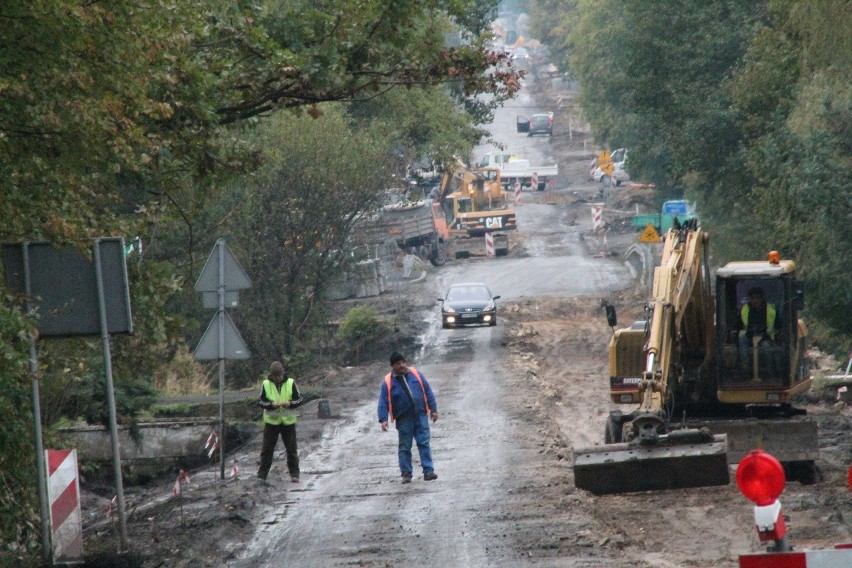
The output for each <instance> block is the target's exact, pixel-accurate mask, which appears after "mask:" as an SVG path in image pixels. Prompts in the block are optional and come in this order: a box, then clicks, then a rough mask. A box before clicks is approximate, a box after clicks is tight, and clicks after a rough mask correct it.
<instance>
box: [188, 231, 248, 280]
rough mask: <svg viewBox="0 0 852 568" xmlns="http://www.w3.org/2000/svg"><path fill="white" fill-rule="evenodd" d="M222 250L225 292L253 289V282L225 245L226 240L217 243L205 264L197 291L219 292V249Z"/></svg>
mask: <svg viewBox="0 0 852 568" xmlns="http://www.w3.org/2000/svg"><path fill="white" fill-rule="evenodd" d="M220 247H221V249H222V261H221V262H222V265H223V266H224V267H225V273H224V284H225V290H244V289H246V288H251V280H250V279H249V277H248V274H246V271H245V270H243V267H242V266H240V263H239V262H237V259H236V257H234V253H232V252H231V249H229V248H228V245H226V244H225V241H224V239H219V240H218V241H216V245H215V246H214V247H213V251H212V252H211V253H210V256H208V257H207V262H206V263H204V269H203V270H202V271H201V275H200V276H199V277H198V280H196V282H195V289H196V290H197V291H199V292H216V291H218V290H219V248H220Z"/></svg>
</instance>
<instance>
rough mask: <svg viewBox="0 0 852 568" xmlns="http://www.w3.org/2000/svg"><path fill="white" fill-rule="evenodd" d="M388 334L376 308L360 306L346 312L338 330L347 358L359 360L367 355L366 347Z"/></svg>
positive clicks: (338, 338) (338, 336) (339, 339)
mask: <svg viewBox="0 0 852 568" xmlns="http://www.w3.org/2000/svg"><path fill="white" fill-rule="evenodd" d="M387 332H388V326H387V324H385V322H383V321H382V320H381V319H380V318H379V315H378V313H377V312H376V310H375V309H374V308H371V307H369V306H359V307H356V308H352V309H351V310H349V311H348V312H346V315H345V316H344V317H343V322H342V323H341V324H340V328H339V329H338V330H337V340H338V341H339V342H340V343H341V344H342V348H343V349H342V352H343V354H344V355H345V356H346V357H351V358H354V359H355V360H359V359H360V358H361V357H362V356H364V355H366V354H367V353H365V352H364V347H365V346H366V345H368V344H370V343H372V342H374V341H375V340H376V339H379V338H380V337H382V336H383V335H385V334H386V333H387Z"/></svg>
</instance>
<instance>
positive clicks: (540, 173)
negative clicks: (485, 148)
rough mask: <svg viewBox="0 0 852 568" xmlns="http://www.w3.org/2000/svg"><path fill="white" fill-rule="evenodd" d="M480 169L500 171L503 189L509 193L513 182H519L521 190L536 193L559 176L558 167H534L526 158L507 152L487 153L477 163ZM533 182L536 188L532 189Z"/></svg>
mask: <svg viewBox="0 0 852 568" xmlns="http://www.w3.org/2000/svg"><path fill="white" fill-rule="evenodd" d="M478 166H479V167H480V168H497V169H499V170H500V178H501V181H502V183H503V188H504V189H505V190H506V191H508V192H511V191H512V190H513V188H514V186H515V182H520V183H521V187H522V188H529V189H535V190H538V191H541V190H544V189H546V188H547V184H548V183H549V182H550V181H551V180H555V179H556V176H557V175H559V166H558V165H557V164H553V165H551V166H545V165H534V164H531V163H530V161H529V160H528V159H526V158H521V157H519V156H517V155H515V154H512V153H509V152H488V153H486V154H485V155H484V156H483V157H482V160H481V161H480V162H479V164H478ZM533 180H536V182H537V183H536V184H535V185H536V186H535V187H533Z"/></svg>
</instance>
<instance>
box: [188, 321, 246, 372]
mask: <svg viewBox="0 0 852 568" xmlns="http://www.w3.org/2000/svg"><path fill="white" fill-rule="evenodd" d="M219 318H225V322H224V323H225V325H224V328H225V345H224V352H223V353H222V354H221V355H222V356H221V357H220V353H219ZM249 357H251V354H250V353H249V351H248V347H246V343H245V341H243V338H242V336H241V335H240V332H239V330H237V326H235V325H234V322H233V320H231V316H229V315H228V312H225V311H221V312H217V313H216V315H215V316H213V319H212V320H211V321H210V325H208V326H207V331H205V332H204V335H203V336H201V341H199V342H198V347H196V348H195V359H196V360H197V361H216V360H218V359H248V358H249Z"/></svg>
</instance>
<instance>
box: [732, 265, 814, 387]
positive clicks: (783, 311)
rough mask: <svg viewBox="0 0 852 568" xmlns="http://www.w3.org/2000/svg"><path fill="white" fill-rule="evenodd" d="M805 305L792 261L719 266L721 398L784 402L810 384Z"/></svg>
mask: <svg viewBox="0 0 852 568" xmlns="http://www.w3.org/2000/svg"><path fill="white" fill-rule="evenodd" d="M803 304H804V293H803V287H802V284H801V283H800V282H799V281H798V280H796V278H795V265H794V264H793V262H792V261H780V262H778V263H777V264H776V263H770V262H736V263H730V264H728V265H726V266H725V267H723V268H721V269H719V270H718V271H717V273H716V310H717V311H716V322H717V326H716V351H717V353H718V354H719V355H720V356H719V357H717V360H716V376H717V381H718V383H717V388H718V398H719V400H720V402H727V403H734V404H749V403H751V404H776V403H783V402H787V401H788V399H789V398H790V397H791V396H792V395H793V394H795V393H798V392H801V391H803V390H806V389H807V388H808V387H809V386H810V379H809V377H808V373H807V366H806V363H805V340H806V330H805V328H804V324H803V323H801V322H800V321H799V310H801V309H802V308H803V307H804V306H803Z"/></svg>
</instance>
